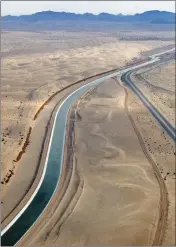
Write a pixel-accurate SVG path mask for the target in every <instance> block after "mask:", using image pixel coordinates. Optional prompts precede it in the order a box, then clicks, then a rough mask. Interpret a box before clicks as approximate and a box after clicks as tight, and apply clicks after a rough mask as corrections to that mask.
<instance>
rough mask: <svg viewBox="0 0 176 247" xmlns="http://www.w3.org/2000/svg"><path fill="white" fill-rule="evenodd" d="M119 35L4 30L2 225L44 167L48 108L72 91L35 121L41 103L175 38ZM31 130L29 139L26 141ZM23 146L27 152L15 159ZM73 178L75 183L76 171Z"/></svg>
mask: <svg viewBox="0 0 176 247" xmlns="http://www.w3.org/2000/svg"><path fill="white" fill-rule="evenodd" d="M159 35H161V33H159ZM119 39H120V36H119V35H114V34H113V33H110V34H108V35H107V34H105V33H103V32H99V33H98V32H93V33H91V32H83V33H81V32H53V31H52V32H42V33H40V32H39V33H37V32H3V34H2V56H3V59H2V72H1V78H2V92H1V98H2V101H1V114H2V119H1V120H2V133H1V143H2V155H1V162H2V163H1V171H2V172H1V192H2V199H1V200H2V209H3V210H2V221H3V222H2V223H3V226H5V225H6V224H7V223H8V222H9V221H10V220H11V219H12V218H13V217H14V215H15V214H16V213H17V212H18V211H19V209H20V208H21V207H22V206H23V205H24V203H25V202H26V201H27V199H28V198H29V196H30V195H31V193H32V191H33V190H34V188H35V186H36V184H37V182H38V179H39V177H40V176H41V172H42V168H43V166H42V164H43V162H40V158H41V153H40V151H41V148H42V145H43V141H44V137H45V130H46V126H47V124H48V121H49V119H50V117H51V112H52V111H53V109H54V107H55V106H56V105H57V103H59V102H60V101H61V100H62V98H63V97H65V96H66V95H67V94H68V93H69V92H71V90H68V91H66V92H65V93H61V94H59V95H58V96H57V97H55V98H54V99H53V100H52V101H51V102H50V104H48V105H47V107H45V109H44V110H43V111H42V114H40V117H39V118H38V119H37V120H34V115H35V113H36V112H37V110H38V109H39V108H40V107H41V105H42V104H43V103H44V102H45V101H46V100H47V99H48V98H49V97H50V96H51V95H53V94H54V93H55V92H57V91H58V90H60V89H61V88H63V87H64V86H67V85H69V84H71V83H73V82H75V81H77V80H80V79H84V78H86V77H88V76H91V75H94V74H97V73H100V72H103V71H107V70H110V69H114V68H119V67H121V66H124V65H126V64H127V63H129V62H130V61H133V59H139V58H142V55H141V54H142V52H145V51H149V50H151V49H155V48H158V47H165V46H168V45H170V44H173V41H162V40H157V41H156V40H154V41H148V40H147V41H146V40H142V41H141V40H139V41H129V40H128V41H123V40H119ZM53 40H55V41H53ZM58 40H59V42H58ZM7 41H8V42H7ZM74 88H75V87H74ZM51 123H52V121H51ZM30 130H31V135H30V138H29V140H28V141H27V143H25V141H26V138H27V136H28V133H29V132H30ZM47 138H49V133H48V137H47ZM24 145H26V149H25V152H24V153H23V155H22V156H21V157H20V160H18V157H19V154H20V152H21V151H22V150H23V147H24ZM46 149H47V145H46ZM122 153H123V152H122ZM31 154H32V155H31ZM130 158H131V157H130ZM43 159H44V157H43ZM144 163H145V162H144ZM146 164H148V163H147V161H146ZM129 174H130V173H129ZM73 182H74V183H75V176H73ZM19 185H20V186H19ZM152 190H153V189H152ZM79 193H81V191H80V192H79ZM14 194H15V195H16V196H15V197H14V196H13V195H14ZM68 194H69V192H68ZM68 198H69V196H68ZM75 200H76V199H75ZM68 201H69V199H68ZM19 203H20V205H19ZM17 205H18V207H17V208H16V209H15V207H16V206H17ZM14 209H15V210H14ZM146 238H148V235H147V237H146ZM151 239H152V237H151ZM136 241H138V240H136ZM139 242H140V241H139ZM136 243H137V242H136Z"/></svg>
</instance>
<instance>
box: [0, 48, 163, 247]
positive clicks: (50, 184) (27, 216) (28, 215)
mask: <svg viewBox="0 0 176 247" xmlns="http://www.w3.org/2000/svg"><path fill="white" fill-rule="evenodd" d="M166 52H167V51H166ZM157 61H159V58H158V57H157V56H156V55H155V57H152V58H151V60H150V61H147V62H144V63H141V64H139V65H135V66H132V67H130V68H127V69H122V70H121V71H117V72H114V73H111V74H109V75H106V76H104V77H102V78H100V79H97V80H95V81H92V82H90V83H88V84H86V85H84V86H81V87H80V88H78V89H77V90H75V91H74V92H72V93H71V94H70V95H69V96H68V97H67V98H66V99H65V100H64V101H63V102H62V104H61V105H60V106H59V108H58V110H57V112H56V116H55V120H54V124H53V129H52V133H51V138H50V142H49V147H48V151H47V156H46V161H45V165H44V169H43V173H42V177H41V179H40V182H39V184H38V186H37V188H36V189H35V191H34V193H33V194H32V196H31V198H30V199H29V201H28V202H27V203H26V205H25V206H24V207H23V208H22V210H21V211H20V212H19V213H18V214H17V215H16V216H15V217H14V219H13V220H12V221H11V222H10V223H9V224H8V225H7V226H6V227H5V228H4V229H3V230H2V231H1V243H2V245H3V246H12V245H15V244H16V243H17V242H18V241H19V240H20V239H21V238H22V236H23V235H24V234H25V233H26V232H27V231H28V230H29V229H30V228H31V227H32V225H33V224H34V223H35V222H36V221H37V219H38V218H39V217H40V215H41V214H42V213H43V211H44V210H45V208H46V207H47V206H48V204H49V202H50V200H51V199H52V197H53V195H54V192H55V191H56V189H57V187H58V184H59V180H60V179H59V178H60V175H61V171H62V163H63V153H64V143H65V133H66V121H67V114H68V111H69V107H70V106H71V105H72V104H73V103H74V102H75V101H76V100H77V99H78V98H79V97H80V96H81V95H82V94H83V93H85V92H86V91H87V90H89V89H90V88H91V87H95V86H97V85H98V84H99V83H102V82H104V81H105V80H106V79H109V78H112V77H116V76H118V75H122V74H124V73H126V72H128V71H131V70H134V69H137V68H140V67H143V66H146V65H149V64H153V63H155V62H157Z"/></svg>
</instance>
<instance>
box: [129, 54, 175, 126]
mask: <svg viewBox="0 0 176 247" xmlns="http://www.w3.org/2000/svg"><path fill="white" fill-rule="evenodd" d="M133 81H134V82H135V83H136V85H137V86H138V87H139V88H140V89H141V90H142V92H143V93H144V94H145V96H146V97H147V98H148V99H149V100H150V102H151V103H153V105H155V106H156V107H157V108H158V110H159V111H160V112H161V113H162V114H163V116H165V118H166V119H168V121H169V122H170V123H171V124H172V125H173V126H175V60H173V59H171V60H169V61H167V62H166V63H162V64H160V65H154V66H152V67H151V68H146V69H141V70H139V71H137V72H136V73H134V74H133Z"/></svg>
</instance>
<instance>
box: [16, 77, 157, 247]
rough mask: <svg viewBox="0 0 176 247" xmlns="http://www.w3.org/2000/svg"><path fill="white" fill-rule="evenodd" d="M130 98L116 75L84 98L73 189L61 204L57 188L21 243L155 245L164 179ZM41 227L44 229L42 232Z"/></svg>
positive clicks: (80, 105)
mask: <svg viewBox="0 0 176 247" xmlns="http://www.w3.org/2000/svg"><path fill="white" fill-rule="evenodd" d="M107 88H108V90H107ZM124 101H125V91H124V89H123V88H122V87H121V86H119V85H118V84H117V83H116V81H115V80H113V79H111V80H108V81H107V82H106V83H104V84H102V85H101V86H99V87H98V88H96V89H94V90H93V91H90V92H89V93H87V94H86V95H85V96H83V97H82V99H81V100H80V101H78V103H77V110H76V113H77V115H76V116H77V117H76V128H75V141H74V146H75V147H74V163H73V173H72V179H71V182H70V183H69V186H68V189H67V192H66V194H65V195H64V197H63V199H62V201H61V203H60V204H59V206H57V207H56V205H57V204H58V202H57V198H58V196H59V195H60V193H59V190H57V191H56V194H55V196H54V197H53V199H52V202H51V204H50V206H49V207H48V209H47V210H46V211H45V213H44V214H43V216H42V217H40V219H39V220H38V222H37V223H36V224H35V226H34V227H33V228H32V229H31V230H30V231H29V232H28V234H26V236H25V237H24V238H23V239H22V241H21V242H20V243H19V245H33V246H36V245H45V246H47V245H54V246H75V245H77V246H83V245H84V246H99V245H103V246H117V245H118V246H119V245H121V246H128V245H138V246H143V245H152V243H153V241H154V239H155V235H156V232H157V231H156V228H157V224H158V217H159V208H160V206H159V201H160V190H159V184H158V181H157V179H156V177H155V175H154V171H153V168H152V165H151V164H150V162H149V160H148V159H147V158H146V156H145V154H144V152H143V150H142V148H141V145H140V143H139V140H138V137H137V135H136V133H135V131H134V129H133V126H132V124H131V122H130V120H129V118H128V115H127V114H126V111H125V109H124ZM129 104H131V102H130V103H129ZM142 113H144V114H146V109H142ZM146 116H147V114H146ZM157 128H158V127H157V126H156V129H157ZM85 130H86V131H85ZM159 131H160V129H159ZM75 171H76V173H75ZM76 184H77V189H75V187H76ZM75 190H76V192H75ZM50 208H52V210H50ZM63 208H64V211H63ZM51 211H52V212H51ZM46 220H47V222H46ZM36 229H40V231H39V230H38V231H37V232H38V234H37V235H36Z"/></svg>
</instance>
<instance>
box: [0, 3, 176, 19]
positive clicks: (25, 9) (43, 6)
mask: <svg viewBox="0 0 176 247" xmlns="http://www.w3.org/2000/svg"><path fill="white" fill-rule="evenodd" d="M100 3H101V4H100ZM150 10H160V11H169V12H175V3H174V1H94V2H90V1H82V2H81V1H59V2H57V1H25V2H22V1H2V2H1V16H6V15H17V16H18V15H30V14H34V13H36V12H41V11H56V12H72V13H76V14H84V13H92V14H100V13H102V12H106V13H110V14H124V15H128V14H131V15H133V14H136V13H143V12H145V11H150Z"/></svg>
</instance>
